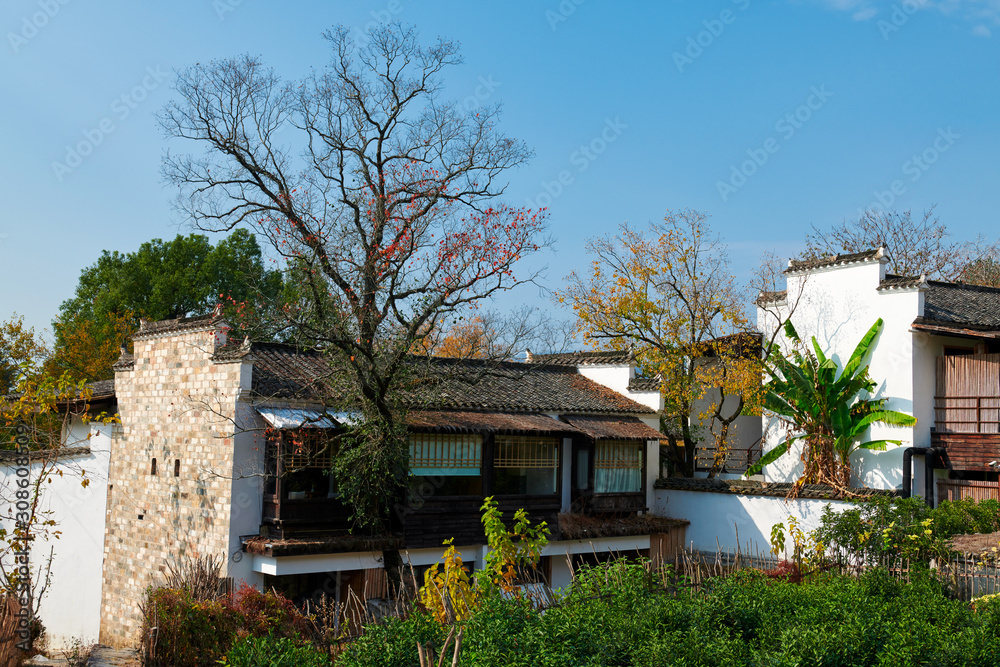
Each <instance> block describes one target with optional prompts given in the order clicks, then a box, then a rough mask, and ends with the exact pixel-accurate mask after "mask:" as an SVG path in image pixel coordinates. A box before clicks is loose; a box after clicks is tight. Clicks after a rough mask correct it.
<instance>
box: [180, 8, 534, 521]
mask: <svg viewBox="0 0 1000 667" xmlns="http://www.w3.org/2000/svg"><path fill="white" fill-rule="evenodd" d="M324 37H325V39H326V40H327V41H328V43H329V44H330V47H331V51H332V57H331V59H330V62H329V64H328V65H327V66H326V67H325V68H323V69H322V70H320V71H317V72H315V73H313V74H311V75H309V76H307V77H305V78H304V79H302V80H299V81H285V80H282V79H281V78H280V77H279V76H278V75H277V74H276V73H275V72H274V71H273V70H272V69H270V68H268V67H267V66H265V65H264V64H263V63H262V62H261V61H260V60H259V59H258V58H255V57H251V56H243V57H236V58H230V59H226V60H220V61H213V62H209V63H204V64H198V65H194V66H192V67H188V68H186V69H183V70H181V71H180V72H179V75H178V80H177V83H176V87H175V88H176V92H177V99H176V100H175V101H173V102H171V103H169V104H168V105H167V106H166V107H165V108H164V109H163V111H162V112H161V114H160V123H161V126H162V127H163V129H164V131H165V132H166V134H167V135H168V136H169V137H171V138H173V139H176V140H179V141H181V142H187V143H188V144H189V145H193V147H195V148H198V149H199V152H198V153H197V154H176V153H170V154H168V155H167V157H166V158H165V159H164V163H163V171H164V174H165V177H166V179H167V180H168V181H169V182H171V183H173V184H174V185H176V186H177V187H178V188H179V196H178V198H177V206H178V209H179V211H180V212H181V213H182V214H183V215H184V216H185V217H186V218H187V220H188V221H189V222H191V223H192V224H193V225H195V226H196V227H198V228H200V229H205V230H215V231H221V230H230V229H233V228H234V227H236V226H237V225H241V224H243V225H248V226H250V227H251V228H252V229H254V230H255V231H256V232H258V233H259V234H260V235H262V236H263V237H264V238H267V239H268V240H269V241H270V243H271V245H272V246H273V248H274V250H275V251H276V252H277V253H279V254H280V255H281V256H282V257H283V258H285V260H286V261H288V262H289V265H290V266H292V267H293V268H294V271H295V277H296V279H295V282H296V301H295V307H294V308H289V309H286V310H285V312H284V313H282V315H283V317H284V321H285V324H287V325H289V326H290V327H291V328H292V333H291V335H292V336H293V337H295V338H296V340H300V341H308V342H309V343H311V344H313V345H315V346H317V347H321V348H322V349H324V350H325V351H326V353H327V354H328V355H329V356H330V359H331V363H332V365H333V366H334V367H335V368H337V369H338V373H337V377H338V380H339V381H340V382H343V383H347V384H348V385H349V386H346V387H342V388H341V389H340V390H339V393H338V395H334V396H331V401H334V400H336V399H337V398H338V397H339V398H341V399H342V400H345V401H349V402H350V403H351V407H352V409H360V410H361V411H362V412H363V413H364V415H365V417H366V419H365V426H364V428H363V429H361V428H360V427H359V430H358V431H357V432H356V433H354V434H353V435H351V434H349V435H348V436H347V437H346V438H345V439H344V444H343V446H342V448H341V455H340V456H339V457H338V463H337V465H338V471H339V472H338V477H339V481H340V483H341V484H340V489H341V493H342V494H344V496H345V498H347V499H348V501H349V502H350V503H351V504H352V505H353V507H354V509H355V518H356V519H358V520H359V522H364V523H372V522H373V521H374V520H376V519H377V518H380V517H384V516H385V515H386V514H387V510H388V508H389V507H391V504H392V503H393V501H394V498H396V497H397V493H398V491H399V490H400V489H401V488H402V487H403V486H404V485H405V483H406V461H407V457H408V446H407V444H406V440H405V437H404V431H403V428H402V426H403V423H402V421H401V415H402V413H403V411H404V406H403V402H402V400H401V398H400V396H401V394H402V393H403V390H405V383H406V381H407V379H406V378H407V372H406V371H407V364H408V363H409V358H410V357H409V355H410V351H411V349H412V347H413V345H414V343H417V342H418V341H419V340H420V339H421V338H422V337H423V336H425V335H426V333H427V332H429V331H439V330H441V329H442V327H441V326H440V325H441V323H442V322H443V321H444V320H447V319H449V318H453V317H455V316H456V314H459V315H460V314H463V313H465V312H467V311H468V309H469V307H470V305H472V304H475V303H476V302H479V301H482V300H484V299H487V298H489V297H490V296H492V295H494V294H496V293H498V292H501V291H503V290H507V289H510V288H512V287H514V286H516V285H518V284H521V283H523V282H526V281H530V280H532V279H533V278H534V275H527V276H515V273H514V266H515V264H516V263H517V262H518V260H520V259H521V258H522V257H524V256H526V255H529V254H531V253H534V252H536V251H537V250H538V249H539V248H540V247H541V246H542V245H543V244H544V242H545V241H544V239H543V238H542V237H541V235H542V233H543V230H544V224H545V216H544V214H539V212H533V211H529V210H525V209H522V208H515V207H512V206H509V205H507V204H505V203H504V202H503V200H502V195H503V193H504V189H505V187H506V186H505V183H504V182H503V181H502V178H503V175H504V173H505V172H506V171H507V170H509V169H513V168H517V167H519V166H522V165H524V164H525V163H526V162H527V161H528V159H529V158H530V157H531V151H529V150H528V148H527V147H526V146H525V145H524V143H523V142H520V141H517V140H514V139H511V138H509V137H507V136H505V135H504V134H503V133H502V132H501V131H500V130H499V127H498V123H499V119H500V107H499V105H492V106H491V105H487V106H482V107H479V108H477V109H473V110H466V109H464V108H463V107H462V106H461V105H459V104H455V103H453V102H449V101H446V100H444V99H442V96H441V92H442V89H443V85H444V84H443V80H442V73H443V72H444V71H445V70H446V69H448V68H450V67H452V66H456V65H458V64H460V63H461V62H462V59H461V56H460V53H459V48H458V45H457V44H455V43H454V42H451V41H447V40H444V39H438V40H437V41H435V42H434V43H433V44H431V45H430V46H424V45H422V44H421V43H420V40H419V38H418V35H417V33H416V31H415V30H413V29H412V28H410V27H406V26H402V25H400V24H383V25H380V26H378V27H376V28H374V29H373V30H372V31H371V33H370V34H369V35H368V39H367V40H365V41H364V42H363V43H359V42H357V41H355V39H354V38H353V37H352V35H351V31H350V30H349V29H348V28H346V27H338V28H334V29H333V30H330V31H328V32H327V33H325V35H324Z"/></svg>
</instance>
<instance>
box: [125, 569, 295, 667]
mask: <svg viewBox="0 0 1000 667" xmlns="http://www.w3.org/2000/svg"><path fill="white" fill-rule="evenodd" d="M143 609H144V612H145V613H144V618H143V626H144V627H143V637H146V638H147V640H145V641H144V642H143V648H144V650H146V651H148V653H147V654H146V655H145V656H144V659H145V664H146V665H147V667H158V666H161V665H162V666H163V667H201V666H204V665H214V664H216V663H217V661H218V660H220V659H221V658H222V657H223V656H225V655H226V654H227V652H228V651H229V649H230V648H231V647H232V646H233V645H234V643H235V642H236V641H237V639H239V638H241V637H247V636H249V637H267V636H270V635H273V636H275V637H278V638H283V637H297V636H305V635H306V634H307V633H308V632H309V630H310V624H309V621H308V619H306V618H305V617H303V616H302V615H301V614H300V613H299V612H298V611H297V610H296V609H295V606H294V605H293V604H292V603H291V602H290V601H289V600H288V599H287V598H285V597H282V596H281V595H277V594H275V593H272V592H267V593H261V592H259V591H257V590H255V589H254V588H252V587H250V586H247V585H246V584H244V585H243V586H242V587H241V588H240V590H239V591H238V592H237V593H236V594H234V595H230V596H225V597H222V598H219V599H217V600H198V599H196V598H195V597H194V595H193V594H192V593H191V591H190V589H186V588H185V589H179V590H178V589H168V588H158V589H152V590H150V591H148V592H147V594H146V600H145V603H144V605H143ZM153 628H155V632H154V631H153V630H152V629H153Z"/></svg>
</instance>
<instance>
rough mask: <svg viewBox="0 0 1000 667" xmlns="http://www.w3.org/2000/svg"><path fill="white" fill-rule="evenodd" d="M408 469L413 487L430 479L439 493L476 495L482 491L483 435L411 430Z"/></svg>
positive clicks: (421, 485)
mask: <svg viewBox="0 0 1000 667" xmlns="http://www.w3.org/2000/svg"><path fill="white" fill-rule="evenodd" d="M410 473H411V474H412V475H413V478H412V480H411V481H412V486H413V488H421V487H423V486H425V485H426V483H430V484H431V487H432V488H434V489H435V493H437V494H440V495H446V496H475V495H480V494H482V492H483V437H482V436H481V435H471V434H469V435H466V434H462V435H455V434H443V433H411V434H410ZM422 495H423V494H422Z"/></svg>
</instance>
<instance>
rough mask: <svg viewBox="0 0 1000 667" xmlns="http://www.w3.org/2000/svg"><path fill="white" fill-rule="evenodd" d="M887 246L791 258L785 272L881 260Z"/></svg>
mask: <svg viewBox="0 0 1000 667" xmlns="http://www.w3.org/2000/svg"><path fill="white" fill-rule="evenodd" d="M885 256H886V254H885V248H875V249H874V250H865V251H864V252H851V253H841V254H839V255H828V256H826V257H817V258H815V259H790V260H788V268H787V269H785V273H797V272H799V271H812V270H814V269H822V268H826V267H830V266H842V265H845V264H861V263H864V262H871V261H875V260H881V259H882V258H883V257H885Z"/></svg>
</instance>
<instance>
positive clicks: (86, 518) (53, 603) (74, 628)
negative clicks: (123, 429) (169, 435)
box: [0, 420, 112, 649]
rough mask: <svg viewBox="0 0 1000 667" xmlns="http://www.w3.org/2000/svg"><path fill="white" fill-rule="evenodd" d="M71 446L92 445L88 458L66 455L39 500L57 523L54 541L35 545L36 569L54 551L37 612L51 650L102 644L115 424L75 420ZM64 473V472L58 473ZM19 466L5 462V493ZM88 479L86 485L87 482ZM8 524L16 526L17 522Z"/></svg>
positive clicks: (1, 472) (0, 483)
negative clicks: (103, 580) (103, 579)
mask: <svg viewBox="0 0 1000 667" xmlns="http://www.w3.org/2000/svg"><path fill="white" fill-rule="evenodd" d="M67 431H68V432H67V433H66V437H65V440H66V443H67V446H68V447H78V446H82V445H89V446H90V453H89V454H86V455H83V456H74V457H63V458H61V459H59V461H58V462H57V463H56V464H55V467H54V468H53V470H52V474H50V475H49V479H50V480H51V482H47V483H43V485H42V493H43V495H42V500H41V502H40V504H39V507H40V509H41V510H42V511H43V512H48V513H50V514H48V515H47V516H46V517H44V518H46V519H48V518H51V519H53V520H54V521H55V522H56V526H55V527H54V528H50V529H49V530H51V531H58V532H59V533H60V535H59V536H58V537H56V536H55V535H52V536H50V537H49V539H43V540H38V541H37V542H36V543H35V544H34V545H33V547H32V549H31V555H30V559H31V565H32V568H33V569H34V571H36V572H37V571H38V568H40V567H44V566H45V565H46V563H47V562H48V560H49V554H50V550H51V553H52V561H51V570H50V583H49V587H48V590H47V591H46V593H45V595H44V597H43V598H42V600H41V604H40V607H39V613H38V616H39V618H40V619H41V621H42V623H43V624H44V625H45V631H46V634H45V641H46V645H47V647H48V648H50V649H60V648H64V647H68V646H70V645H71V644H72V641H73V639H80V640H81V641H82V642H83V643H84V644H94V643H96V642H97V636H98V632H99V630H100V612H101V567H102V565H103V559H104V518H105V511H106V509H107V507H106V504H107V488H108V469H109V465H110V460H111V431H112V427H111V425H106V424H96V423H94V424H84V423H83V422H82V421H80V420H75V421H74V422H73V424H72V426H71V428H69V429H67ZM41 468H42V464H41V463H32V464H31V465H30V466H29V471H30V479H31V480H32V481H34V480H37V475H38V474H39V473H40V471H41ZM60 472H61V473H62V474H61V475H60V474H59V473H60ZM15 475H16V467H15V466H13V465H4V466H0V488H2V489H3V490H2V491H0V495H2V496H3V497H4V498H8V497H11V495H10V492H11V488H12V487H11V483H12V482H13V481H14V480H15V479H16V477H15ZM84 479H87V480H89V483H88V485H87V486H86V487H84V486H83V484H82V481H83V480H84ZM5 514H6V513H5ZM2 523H3V526H4V528H6V529H7V530H8V531H11V530H12V529H13V525H12V521H10V520H7V519H4V520H3V522H2Z"/></svg>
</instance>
